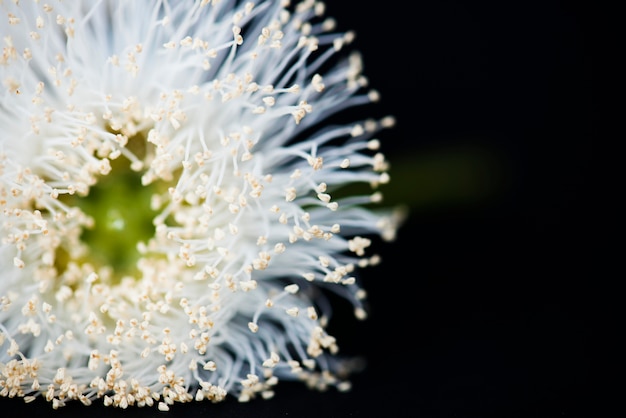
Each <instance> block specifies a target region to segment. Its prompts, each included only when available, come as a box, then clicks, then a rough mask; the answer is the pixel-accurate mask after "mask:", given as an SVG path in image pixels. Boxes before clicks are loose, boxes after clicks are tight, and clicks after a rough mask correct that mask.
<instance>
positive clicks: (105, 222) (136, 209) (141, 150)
mask: <svg viewBox="0 0 626 418" xmlns="http://www.w3.org/2000/svg"><path fill="white" fill-rule="evenodd" d="M147 145H148V143H147V141H146V139H145V136H144V135H143V134H138V135H136V136H134V137H131V138H130V139H129V140H128V144H127V146H126V147H127V148H129V149H130V150H131V151H132V152H133V153H134V154H135V155H136V156H137V157H138V158H140V159H144V158H145V155H146V153H147V150H146V146H147ZM142 174H143V173H141V172H135V171H133V170H131V168H130V162H129V161H128V160H127V159H126V158H124V157H119V158H117V159H115V160H112V161H111V171H110V173H109V174H108V175H106V176H102V177H100V178H99V179H98V182H97V183H96V184H95V185H93V186H91V187H90V189H89V193H88V195H86V196H78V195H73V196H69V195H66V196H65V197H64V200H65V202H66V203H67V204H68V205H70V206H73V207H78V208H79V209H80V210H81V211H82V212H83V213H85V214H86V215H88V216H89V217H91V218H92V219H93V226H92V227H91V228H84V229H83V231H82V234H81V236H80V240H81V242H82V243H83V244H85V245H86V246H87V247H88V252H87V253H86V254H85V256H84V257H83V258H81V259H80V260H73V261H77V262H79V263H80V264H82V263H89V264H91V265H92V266H93V267H94V268H95V270H96V271H99V270H100V269H101V268H106V269H108V270H110V271H111V274H112V275H111V280H112V281H113V282H114V283H118V282H119V281H120V280H121V279H122V278H123V277H128V276H132V277H135V278H139V269H138V267H137V262H138V261H139V259H140V258H141V257H142V255H141V254H140V252H139V250H138V249H137V245H138V244H139V243H145V244H147V243H148V241H149V240H150V239H151V238H152V237H154V234H155V226H154V225H153V219H154V218H155V216H156V215H157V212H156V211H154V210H152V209H151V207H150V202H151V200H152V197H153V195H154V194H155V193H158V192H159V190H160V188H159V186H161V188H162V186H163V184H159V183H153V184H150V185H147V186H146V185H143V184H142V182H141V176H142ZM62 259H63V257H61V260H62ZM65 261H69V260H67V259H66V260H65ZM61 264H65V263H63V261H61ZM61 267H62V266H61ZM62 270H63V268H62Z"/></svg>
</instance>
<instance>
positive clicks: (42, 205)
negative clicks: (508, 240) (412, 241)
mask: <svg viewBox="0 0 626 418" xmlns="http://www.w3.org/2000/svg"><path fill="white" fill-rule="evenodd" d="M287 3H288V2H286V1H260V2H259V3H258V4H252V3H245V4H243V3H240V2H239V1H227V0H223V1H217V0H213V1H208V0H202V1H199V0H198V1H180V2H171V3H169V2H167V1H148V0H141V1H140V0H133V1H114V0H102V1H60V0H49V1H48V2H47V3H44V2H39V1H34V0H21V1H17V0H15V1H4V2H0V10H1V13H0V30H1V35H2V40H1V42H3V52H2V57H0V80H1V81H2V91H1V93H0V126H2V129H1V131H0V209H1V211H2V212H1V213H2V214H1V217H2V218H1V223H0V225H1V226H0V236H1V239H2V242H1V244H0V268H1V270H0V272H1V273H0V394H1V395H3V396H9V397H24V398H25V399H26V400H27V401H28V400H32V399H34V398H35V397H37V396H43V397H45V398H46V399H47V400H48V401H50V402H51V403H52V406H53V407H54V408H58V407H60V406H63V405H64V404H65V403H66V402H67V401H69V400H80V401H82V402H83V403H84V404H87V405H88V404H90V403H91V402H92V401H93V400H96V399H101V400H102V401H103V402H104V404H105V405H113V406H118V407H122V408H125V407H127V406H131V405H137V406H144V405H147V406H152V405H155V406H158V408H159V409H161V410H167V409H168V405H171V404H172V403H174V402H187V401H191V400H194V399H195V400H202V399H209V400H212V401H214V402H217V401H221V400H223V399H224V398H225V397H226V396H227V394H228V395H233V396H235V397H237V398H238V399H239V400H241V401H246V400H248V399H251V398H253V397H255V396H257V395H261V396H263V397H269V396H271V395H272V393H273V388H274V386H275V385H276V383H277V382H278V380H280V379H289V380H296V379H298V380H304V381H306V383H307V384H310V385H312V386H313V387H317V388H321V389H323V388H326V387H328V386H337V387H338V388H339V389H342V388H344V389H345V388H347V387H348V383H347V381H346V380H345V379H346V376H347V375H346V374H345V372H349V371H350V370H349V369H348V367H347V366H349V364H350V363H345V362H344V361H343V360H342V359H341V357H340V356H339V355H338V344H337V342H336V340H335V338H334V337H333V336H331V335H329V334H328V333H327V332H326V328H325V327H326V324H327V321H328V320H329V318H330V314H331V311H330V307H329V306H327V303H326V302H325V299H324V296H323V295H324V292H326V291H327V290H328V291H334V292H337V293H338V294H340V295H341V296H343V297H345V298H346V299H347V300H348V301H349V302H350V303H352V304H353V305H354V310H355V314H356V316H357V317H358V318H364V317H365V316H366V308H365V306H364V300H363V299H364V297H365V291H364V290H363V289H362V288H361V287H360V285H359V284H358V283H359V281H358V280H357V276H358V273H357V270H358V269H359V268H362V267H366V266H368V265H371V264H373V263H376V262H377V261H378V257H377V256H376V255H375V254H374V255H371V254H370V255H368V250H369V247H370V246H371V243H372V237H374V236H380V237H382V238H383V239H386V240H391V239H393V238H394V234H395V230H396V229H397V227H398V223H399V221H400V219H399V217H398V216H396V214H395V212H393V211H390V210H386V211H384V210H383V209H382V208H381V209H376V210H375V209H374V208H373V206H374V205H375V204H376V203H377V202H378V201H379V200H380V198H381V195H380V193H379V192H377V191H375V190H371V189H370V190H371V191H365V192H362V190H363V189H362V188H358V187H356V188H354V187H353V188H350V187H346V186H348V185H354V184H359V183H360V184H365V185H366V186H368V187H369V186H372V187H373V188H374V189H375V188H376V186H378V185H379V184H381V183H386V182H387V181H388V180H389V177H388V175H387V173H386V171H387V169H388V167H387V162H386V161H385V159H384V157H383V155H382V154H381V153H380V152H379V151H378V148H379V141H378V140H377V139H376V134H377V132H378V131H379V130H380V129H382V128H386V127H389V126H391V125H392V124H393V119H392V118H391V117H387V118H382V119H381V120H374V119H363V120H360V121H355V122H354V123H352V124H350V125H340V124H331V123H328V121H329V118H330V117H331V116H333V115H335V114H337V113H339V112H341V111H342V110H344V109H346V108H351V107H354V106H360V105H365V104H368V103H371V102H372V101H375V100H377V98H378V96H377V94H376V92H373V91H368V90H367V83H366V80H365V78H364V77H363V76H362V75H361V67H360V61H359V58H358V56H357V55H356V54H355V53H352V54H346V53H345V50H342V47H344V46H345V44H348V43H349V41H350V40H351V38H352V34H351V33H344V34H342V33H336V32H334V25H333V21H332V19H324V17H323V14H324V10H323V5H322V4H321V3H319V2H316V1H308V0H305V1H303V2H302V3H300V4H297V5H294V6H289V5H288V4H287ZM355 193H358V194H355ZM320 290H322V292H320Z"/></svg>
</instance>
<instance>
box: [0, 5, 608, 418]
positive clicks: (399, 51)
mask: <svg viewBox="0 0 626 418" xmlns="http://www.w3.org/2000/svg"><path fill="white" fill-rule="evenodd" d="M327 15H329V16H334V17H336V18H337V21H338V23H339V27H340V28H342V29H354V30H355V31H356V33H357V38H356V41H355V47H356V48H357V49H359V50H361V51H362V52H363V58H364V62H365V69H364V71H365V75H367V76H368V78H369V80H370V85H371V87H373V88H375V89H377V90H378V91H379V92H380V93H381V95H382V100H381V102H380V103H379V104H378V105H376V107H375V108H374V109H373V111H372V112H373V115H378V116H383V115H386V114H393V115H394V116H396V118H397V122H398V123H397V126H396V128H394V129H393V130H390V131H385V132H383V133H381V135H380V139H381V140H382V142H383V152H384V153H385V154H386V156H387V158H388V159H389V160H390V162H391V171H390V174H391V178H392V181H391V183H390V184H389V185H388V186H386V187H385V188H384V189H383V192H384V193H385V199H386V200H385V203H388V204H390V205H391V204H397V203H405V204H407V205H409V207H410V217H409V218H408V220H407V222H406V224H405V225H404V227H403V228H402V229H401V230H400V232H399V235H398V239H397V241H396V242H395V243H394V244H392V245H380V246H379V252H380V254H381V255H382V257H383V263H382V264H381V265H380V266H378V267H376V268H373V269H367V270H364V271H363V275H362V277H363V280H364V285H365V288H366V289H367V290H368V291H369V299H370V302H371V315H370V318H369V319H368V320H367V321H365V322H363V323H356V322H352V321H351V320H350V318H348V319H342V318H343V317H344V315H345V316H346V317H349V316H350V312H349V310H348V309H347V307H346V309H345V312H344V311H343V310H342V309H344V308H342V307H341V306H339V307H338V312H337V318H336V319H335V321H336V322H335V323H333V324H332V332H334V335H336V336H337V338H338V339H339V345H340V347H341V348H342V350H343V351H344V352H345V353H348V354H351V353H354V354H363V355H365V356H366V357H367V359H368V362H369V367H368V369H366V371H364V372H363V373H361V374H358V375H355V377H354V379H353V384H354V388H353V390H352V391H351V392H349V393H341V394H340V393H336V392H335V391H334V390H331V391H329V392H326V393H317V392H311V391H309V390H307V389H306V388H304V387H303V386H302V385H299V384H293V385H292V384H285V385H281V386H279V387H278V390H277V394H276V397H275V398H274V399H273V400H270V401H262V400H259V401H253V402H251V403H247V404H238V403H236V402H234V401H230V402H225V403H222V404H216V405H212V404H206V403H201V404H195V403H194V404H189V405H177V406H175V407H173V408H172V410H171V412H170V414H171V416H176V417H178V416H189V417H195V416H212V417H245V416H258V417H265V416H268V417H270V416H272V417H274V416H283V417H314V416H315V417H316V416H320V417H382V416H384V417H408V416H411V417H418V418H419V417H593V416H597V412H598V410H597V408H599V405H597V404H595V403H594V402H595V400H594V399H593V398H592V390H591V389H592V387H593V385H592V383H593V376H594V374H595V371H596V367H597V366H596V365H595V361H596V360H595V359H594V357H593V356H592V355H591V354H590V353H591V351H592V349H593V348H594V345H595V344H596V338H595V336H594V327H595V324H594V323H593V322H592V319H591V317H592V316H591V309H592V308H591V306H592V304H593V302H594V300H592V299H593V296H592V294H591V293H589V292H588V291H587V289H588V287H589V286H590V284H591V283H592V282H593V281H594V280H596V279H597V274H595V273H594V269H593V267H594V266H593V259H592V254H593V248H594V246H595V244H596V242H595V237H596V233H595V230H594V228H595V224H594V222H593V219H594V217H593V213H594V211H593V210H592V208H593V206H594V204H595V194H596V192H595V187H594V184H592V181H591V175H592V170H591V166H590V163H591V155H592V153H593V147H594V120H593V119H592V111H593V110H594V107H595V105H596V103H595V101H594V100H595V96H594V95H595V92H594V90H593V87H592V83H593V78H592V73H591V62H590V61H591V60H590V54H591V48H592V46H591V45H590V41H589V39H588V35H589V33H588V31H589V27H590V25H591V23H592V22H591V18H590V13H589V10H586V9H585V8H583V7H582V5H580V4H578V3H574V2H569V1H556V0H544V1H535V0H530V1H525V2H508V1H486V0H478V1H471V2H463V1H453V0H437V1H435V0H432V1H411V2H405V1H399V0H395V1H394V0H388V1H385V2H373V3H372V4H371V5H369V4H368V3H367V2H363V1H359V0H341V1H328V2H327ZM5 405H6V407H5ZM18 405H19V406H20V407H19V409H17V411H18V412H20V413H22V411H23V412H24V413H28V414H34V415H37V414H39V413H41V414H44V412H46V413H47V412H49V411H48V409H49V408H48V407H47V406H44V405H35V406H29V407H27V408H24V407H22V406H21V403H16V402H11V401H8V400H5V399H0V407H1V408H8V407H9V406H11V407H17V406H18ZM59 412H60V413H59V414H54V415H59V416H60V415H63V416H83V415H86V414H89V415H92V416H94V417H97V416H113V415H115V414H121V415H126V416H146V417H147V416H157V415H159V416H165V415H164V414H162V413H159V412H157V411H156V410H147V409H144V410H136V409H135V410H133V411H119V410H116V411H112V410H109V409H106V408H100V407H92V408H90V409H88V410H84V409H82V408H81V407H80V406H79V405H70V406H68V407H66V408H63V410H61V411H59ZM3 416H4V411H3Z"/></svg>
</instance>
